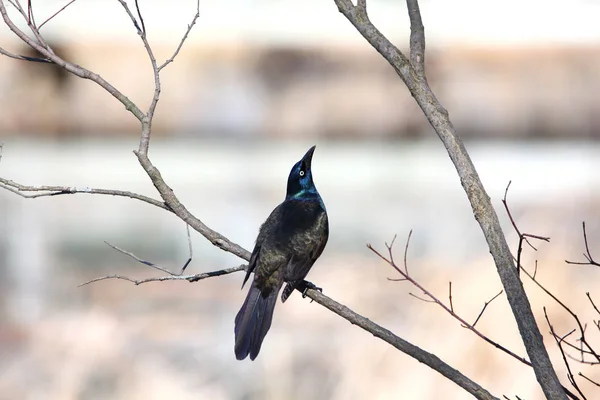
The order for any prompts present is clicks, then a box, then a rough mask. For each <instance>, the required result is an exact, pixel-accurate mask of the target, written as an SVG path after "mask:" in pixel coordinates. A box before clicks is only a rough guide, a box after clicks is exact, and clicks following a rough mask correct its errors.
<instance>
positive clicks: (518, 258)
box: [502, 181, 550, 265]
mask: <svg viewBox="0 0 600 400" xmlns="http://www.w3.org/2000/svg"><path fill="white" fill-rule="evenodd" d="M511 183H512V181H508V185H506V189H504V198H503V199H502V204H504V209H505V210H506V214H508V218H509V219H510V223H511V224H512V226H513V228H514V229H515V231H516V232H517V235H519V238H520V239H521V240H525V242H527V244H528V245H529V246H530V247H531V248H532V249H533V250H535V251H537V248H535V247H534V246H533V245H532V244H531V242H530V241H529V240H528V239H527V238H528V237H530V238H532V239H538V240H543V241H545V242H549V241H550V238H549V237H545V236H538V235H532V234H530V233H521V231H520V230H519V228H518V227H517V224H516V223H515V220H514V219H513V216H512V213H511V212H510V208H509V207H508V202H507V201H506V196H507V195H508V189H509V188H510V184H511ZM520 254H521V252H520V251H519V252H518V255H517V260H520V257H519V256H520ZM517 265H519V263H518V262H517Z"/></svg>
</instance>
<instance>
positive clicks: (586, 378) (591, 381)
mask: <svg viewBox="0 0 600 400" xmlns="http://www.w3.org/2000/svg"><path fill="white" fill-rule="evenodd" d="M577 375H579V376H580V377H582V378H583V379H585V380H586V381H588V382H590V383H592V384H594V385H596V386H598V387H600V383H598V382H596V381H593V380H591V379H590V378H588V377H587V376H585V375H584V374H582V373H581V372H579V373H578V374H577Z"/></svg>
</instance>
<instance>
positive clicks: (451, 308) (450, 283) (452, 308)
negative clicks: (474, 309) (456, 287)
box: [448, 282, 454, 312]
mask: <svg viewBox="0 0 600 400" xmlns="http://www.w3.org/2000/svg"><path fill="white" fill-rule="evenodd" d="M448 300H449V301H450V311H452V312H454V305H453V304H452V282H448Z"/></svg>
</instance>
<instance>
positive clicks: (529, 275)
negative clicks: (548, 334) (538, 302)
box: [523, 268, 600, 362]
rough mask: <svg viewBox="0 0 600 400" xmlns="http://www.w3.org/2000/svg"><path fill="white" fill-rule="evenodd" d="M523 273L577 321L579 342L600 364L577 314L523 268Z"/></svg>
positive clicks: (599, 356)
mask: <svg viewBox="0 0 600 400" xmlns="http://www.w3.org/2000/svg"><path fill="white" fill-rule="evenodd" d="M523 272H524V273H525V275H527V276H528V277H529V278H530V279H531V280H532V281H533V282H534V283H535V284H536V285H537V286H538V287H539V288H540V289H542V290H543V291H544V293H546V294H547V295H548V296H550V297H551V298H552V299H553V300H554V301H556V302H557V303H558V304H559V305H560V306H561V307H562V308H563V309H564V310H565V311H567V312H568V313H569V314H570V315H571V317H573V319H574V320H575V323H576V324H577V327H578V328H579V332H580V338H579V340H580V341H581V343H583V344H584V345H585V346H586V347H587V349H588V350H589V351H590V354H591V355H592V356H594V358H595V359H596V360H598V361H599V362H600V355H599V354H598V353H596V351H595V350H594V349H593V348H592V346H591V345H590V344H589V343H588V341H587V339H586V337H585V328H584V327H583V325H582V324H581V321H580V320H579V317H578V316H577V314H575V313H574V312H573V311H571V309H570V308H569V307H567V305H566V304H565V303H563V302H562V301H560V300H559V299H558V297H556V296H555V295H554V294H552V293H551V292H550V291H549V290H548V289H546V288H545V287H544V286H543V285H542V284H541V283H540V282H538V280H537V279H533V276H532V275H531V274H530V273H529V272H528V271H527V270H526V269H525V268H523Z"/></svg>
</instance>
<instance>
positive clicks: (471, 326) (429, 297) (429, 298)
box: [367, 230, 532, 367]
mask: <svg viewBox="0 0 600 400" xmlns="http://www.w3.org/2000/svg"><path fill="white" fill-rule="evenodd" d="M411 236H412V230H411V231H410V232H409V233H408V238H407V240H406V246H405V247H404V265H403V268H401V267H399V266H398V265H397V264H396V262H395V260H394V253H393V246H394V242H395V241H396V237H394V239H393V240H392V242H391V243H390V244H389V245H388V244H387V243H386V244H385V247H386V249H387V253H388V255H387V256H384V255H383V254H381V253H380V252H379V251H377V250H375V249H374V248H373V246H371V245H370V244H369V245H367V247H368V248H369V250H371V251H372V252H373V253H375V254H376V255H377V256H378V257H379V258H381V259H382V260H383V261H385V262H386V263H388V264H389V265H390V266H391V267H392V268H394V269H395V270H396V272H398V273H399V274H400V276H401V278H388V280H390V281H395V282H403V281H407V282H410V283H411V284H412V285H413V286H415V287H416V288H417V289H419V290H420V291H421V292H422V293H423V295H424V296H425V298H423V297H420V296H418V295H416V294H414V293H409V295H410V296H412V297H414V298H416V299H418V300H421V301H425V302H428V303H435V304H437V305H438V306H440V307H441V308H442V309H443V310H444V311H446V312H447V313H448V314H450V315H451V316H452V317H453V318H454V319H456V320H457V321H459V322H460V325H461V326H462V327H463V328H466V329H468V330H470V331H471V332H473V333H475V334H476V335H477V336H479V337H480V338H481V339H483V340H484V341H486V342H487V343H489V344H491V345H492V346H494V347H496V348H497V349H499V350H501V351H503V352H504V353H506V354H508V355H510V356H512V357H514V358H515V359H517V360H519V361H520V362H522V363H523V364H525V365H527V366H529V367H531V366H532V365H531V363H530V362H529V361H528V360H527V359H525V357H522V356H519V355H517V354H516V353H514V352H512V351H511V350H509V349H507V348H506V347H504V346H502V345H501V344H499V343H498V342H495V341H493V340H491V339H490V338H489V337H487V336H486V335H484V334H483V333H481V331H479V330H478V329H477V328H476V325H477V323H478V322H479V320H480V319H481V317H482V316H483V313H484V312H485V310H486V309H487V307H488V306H489V305H490V303H491V302H492V301H494V300H495V299H497V298H498V297H499V296H500V295H501V294H502V293H503V291H502V290H501V291H500V292H499V293H497V294H496V295H494V296H492V297H491V298H490V300H488V301H486V302H485V303H484V305H483V307H482V309H481V311H480V312H479V315H477V318H475V321H474V322H473V323H469V322H467V321H466V320H465V319H464V318H462V317H461V316H459V315H458V314H457V313H456V312H455V311H454V304H453V302H452V282H449V283H448V305H446V304H444V302H442V301H441V300H439V299H438V298H437V297H436V296H435V295H434V294H433V293H431V292H430V291H429V290H427V289H426V288H425V287H424V286H423V285H421V284H420V283H419V282H418V281H417V280H416V279H414V278H413V277H412V276H411V275H410V273H409V272H408V263H407V253H408V247H409V244H410V238H411Z"/></svg>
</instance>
